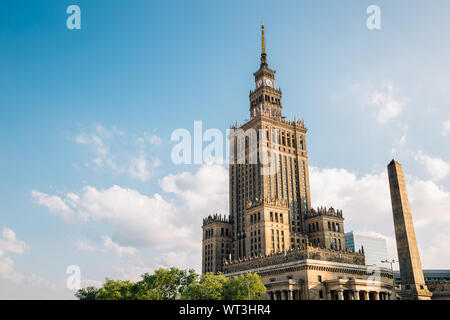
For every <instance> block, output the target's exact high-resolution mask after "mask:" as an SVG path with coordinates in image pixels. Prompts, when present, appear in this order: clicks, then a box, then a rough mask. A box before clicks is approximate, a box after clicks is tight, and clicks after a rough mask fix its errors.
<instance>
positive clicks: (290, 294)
mask: <svg viewBox="0 0 450 320" xmlns="http://www.w3.org/2000/svg"><path fill="white" fill-rule="evenodd" d="M289 300H294V293H293V290H292V289H290V290H289Z"/></svg>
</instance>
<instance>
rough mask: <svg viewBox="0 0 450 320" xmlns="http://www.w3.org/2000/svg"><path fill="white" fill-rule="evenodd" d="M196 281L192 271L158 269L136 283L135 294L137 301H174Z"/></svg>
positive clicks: (146, 274) (143, 276)
mask: <svg viewBox="0 0 450 320" xmlns="http://www.w3.org/2000/svg"><path fill="white" fill-rule="evenodd" d="M197 280H198V275H197V274H196V273H195V271H194V270H193V269H190V270H179V269H177V268H170V269H162V268H161V269H158V270H156V271H155V273H154V274H152V275H151V274H148V273H145V274H143V275H142V280H141V281H140V282H138V283H136V285H137V289H136V294H137V298H139V299H151V300H175V299H180V298H181V296H182V295H183V293H184V292H185V291H186V290H187V288H188V287H189V285H190V284H191V283H194V282H196V281H197Z"/></svg>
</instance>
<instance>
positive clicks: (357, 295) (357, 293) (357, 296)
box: [353, 290, 359, 300]
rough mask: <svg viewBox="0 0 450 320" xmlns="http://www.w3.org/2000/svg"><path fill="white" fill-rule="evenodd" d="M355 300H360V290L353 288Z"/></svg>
mask: <svg viewBox="0 0 450 320" xmlns="http://www.w3.org/2000/svg"><path fill="white" fill-rule="evenodd" d="M353 300H359V291H357V290H353Z"/></svg>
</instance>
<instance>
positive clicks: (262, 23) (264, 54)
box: [261, 19, 268, 68]
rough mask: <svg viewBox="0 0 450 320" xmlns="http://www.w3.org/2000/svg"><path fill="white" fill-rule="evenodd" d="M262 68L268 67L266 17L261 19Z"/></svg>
mask: <svg viewBox="0 0 450 320" xmlns="http://www.w3.org/2000/svg"><path fill="white" fill-rule="evenodd" d="M261 47H262V52H261V68H262V67H267V66H268V64H267V55H266V38H265V37H264V19H262V20H261Z"/></svg>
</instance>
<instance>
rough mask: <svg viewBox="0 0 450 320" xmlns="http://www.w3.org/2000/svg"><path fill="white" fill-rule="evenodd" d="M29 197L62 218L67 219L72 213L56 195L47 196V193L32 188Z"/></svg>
mask: <svg viewBox="0 0 450 320" xmlns="http://www.w3.org/2000/svg"><path fill="white" fill-rule="evenodd" d="M31 197H32V198H33V200H34V202H35V203H36V204H38V205H40V206H45V207H47V208H48V210H50V212H53V213H59V214H60V215H61V216H63V218H64V219H66V220H69V219H70V218H71V216H72V215H73V212H72V210H71V209H70V208H69V207H68V206H67V204H66V203H65V202H64V201H63V200H62V199H61V198H60V197H58V196H49V195H48V194H45V193H42V192H39V191H36V190H33V191H31Z"/></svg>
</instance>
